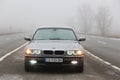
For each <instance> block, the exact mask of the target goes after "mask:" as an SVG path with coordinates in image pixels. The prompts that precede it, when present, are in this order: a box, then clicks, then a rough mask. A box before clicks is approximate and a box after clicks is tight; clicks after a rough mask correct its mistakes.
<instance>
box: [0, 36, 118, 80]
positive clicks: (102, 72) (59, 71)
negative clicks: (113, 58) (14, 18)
mask: <svg viewBox="0 0 120 80" xmlns="http://www.w3.org/2000/svg"><path fill="white" fill-rule="evenodd" d="M20 35H21V37H20ZM11 36H13V38H11V37H9V36H8V37H9V38H11V39H9V40H8V41H6V40H7V36H6V37H5V38H6V40H2V38H0V39H1V41H2V42H1V41H0V42H1V43H3V44H0V49H1V47H3V48H4V49H3V52H0V54H1V56H0V57H2V56H3V54H7V53H8V52H10V51H11V50H12V49H15V48H17V47H18V46H21V45H22V44H23V43H25V41H24V40H23V34H19V37H18V34H15V35H11ZM3 37H4V36H3ZM17 37H18V38H17ZM0 80H120V74H119V72H114V71H113V70H112V69H110V68H109V66H106V65H105V64H102V63H101V62H99V61H96V60H95V59H94V58H92V57H91V56H90V55H88V54H87V53H86V54H85V70H84V72H83V73H79V72H75V71H74V70H71V69H69V68H37V69H36V70H34V71H33V72H25V70H24V48H22V49H20V50H18V51H16V52H14V53H12V54H11V55H9V56H8V57H6V58H5V59H4V60H3V61H1V62H0Z"/></svg>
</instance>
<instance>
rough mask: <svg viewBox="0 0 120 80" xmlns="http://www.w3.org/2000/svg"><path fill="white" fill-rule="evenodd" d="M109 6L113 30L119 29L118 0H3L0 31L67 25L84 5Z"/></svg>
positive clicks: (0, 7)
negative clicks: (112, 19)
mask: <svg viewBox="0 0 120 80" xmlns="http://www.w3.org/2000/svg"><path fill="white" fill-rule="evenodd" d="M85 4H86V5H89V6H91V7H92V8H94V10H97V7H99V6H106V7H108V8H109V9H110V12H111V15H112V16H113V18H114V21H113V22H114V23H113V26H114V27H112V30H113V32H116V33H117V32H120V31H119V30H120V11H119V8H120V6H119V4H120V1H119V0H0V30H2V31H1V32H5V30H6V32H7V31H10V30H12V31H24V30H27V29H32V28H34V27H37V26H40V25H68V24H69V23H68V22H69V19H72V18H74V17H75V18H76V17H77V15H78V8H79V7H81V5H85Z"/></svg>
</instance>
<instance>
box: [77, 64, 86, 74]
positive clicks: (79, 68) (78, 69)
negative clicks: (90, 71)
mask: <svg viewBox="0 0 120 80" xmlns="http://www.w3.org/2000/svg"><path fill="white" fill-rule="evenodd" d="M76 70H77V71H78V72H83V71H84V63H82V64H81V65H79V66H77V69H76Z"/></svg>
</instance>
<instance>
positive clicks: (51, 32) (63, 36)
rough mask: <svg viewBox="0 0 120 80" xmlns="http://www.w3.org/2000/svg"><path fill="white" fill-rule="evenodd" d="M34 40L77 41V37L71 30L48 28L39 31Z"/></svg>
mask: <svg viewBox="0 0 120 80" xmlns="http://www.w3.org/2000/svg"><path fill="white" fill-rule="evenodd" d="M33 39H34V40H76V36H75V34H74V32H73V30H71V29H62V28H57V29H56V28H47V29H39V30H37V32H36V33H35V35H34V37H33Z"/></svg>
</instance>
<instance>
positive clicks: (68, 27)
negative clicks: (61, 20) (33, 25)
mask: <svg viewBox="0 0 120 80" xmlns="http://www.w3.org/2000/svg"><path fill="white" fill-rule="evenodd" d="M40 28H67V29H73V28H72V27H70V26H40V27H39V28H38V29H40Z"/></svg>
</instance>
